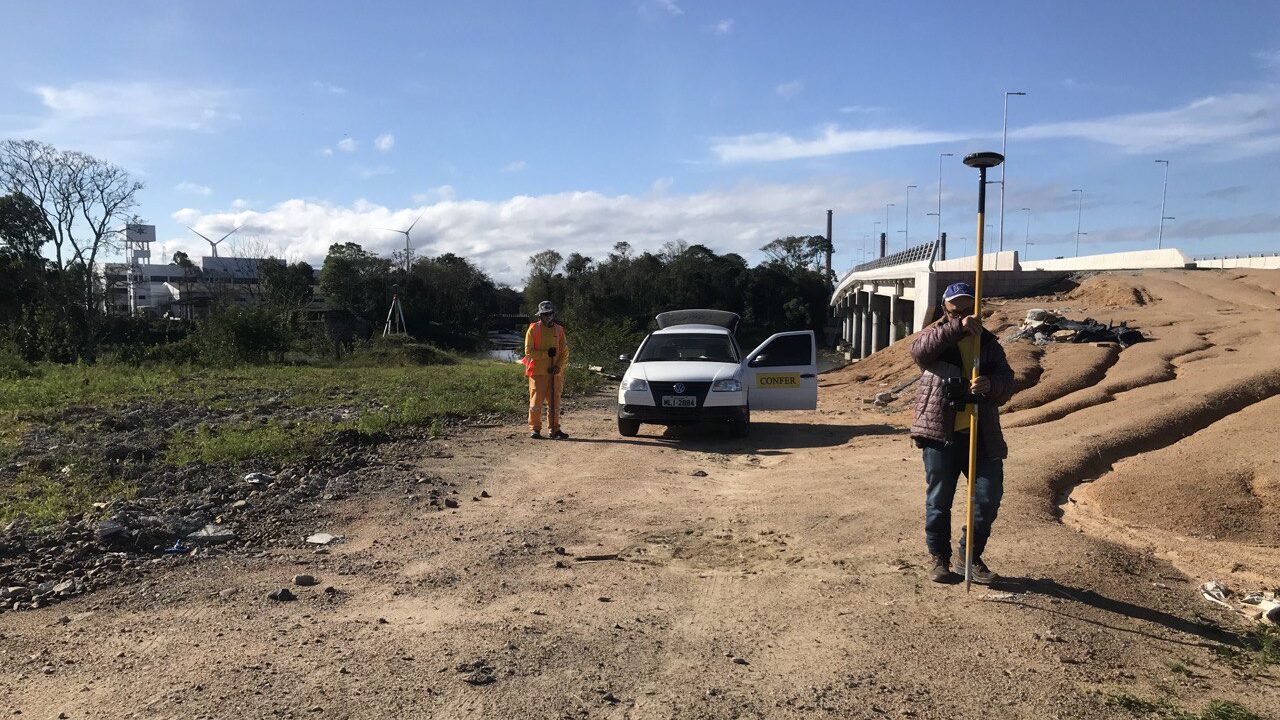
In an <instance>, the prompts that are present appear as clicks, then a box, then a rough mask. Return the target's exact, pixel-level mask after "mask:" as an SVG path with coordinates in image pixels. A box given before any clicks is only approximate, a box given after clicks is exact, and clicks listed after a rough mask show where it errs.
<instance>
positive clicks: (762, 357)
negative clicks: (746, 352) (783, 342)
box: [747, 353, 769, 367]
mask: <svg viewBox="0 0 1280 720" xmlns="http://www.w3.org/2000/svg"><path fill="white" fill-rule="evenodd" d="M768 357H769V356H768V355H765V354H764V353H761V354H759V355H757V356H755V357H753V358H751V362H749V363H747V364H748V365H750V366H751V367H756V366H757V365H759V364H760V363H762V362H764V361H765V360H767V359H768Z"/></svg>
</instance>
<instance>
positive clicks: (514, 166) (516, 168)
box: [502, 160, 528, 174]
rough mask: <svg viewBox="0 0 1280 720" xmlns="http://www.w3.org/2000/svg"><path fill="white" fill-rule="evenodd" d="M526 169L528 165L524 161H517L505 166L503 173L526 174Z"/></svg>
mask: <svg viewBox="0 0 1280 720" xmlns="http://www.w3.org/2000/svg"><path fill="white" fill-rule="evenodd" d="M526 167H528V165H526V164H525V162H524V161H523V160H516V161H515V162H509V163H507V164H506V165H503V166H502V172H504V173H507V174H511V173H518V172H524V169H525V168H526Z"/></svg>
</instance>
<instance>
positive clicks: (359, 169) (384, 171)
mask: <svg viewBox="0 0 1280 720" xmlns="http://www.w3.org/2000/svg"><path fill="white" fill-rule="evenodd" d="M353 169H354V170H355V172H356V175H358V176H359V177H360V179H361V180H368V179H369V178H374V177H378V176H379V175H393V174H395V170H394V169H392V168H390V167H388V166H386V165H375V166H373V167H367V166H365V165H356V166H355V167H354V168H353Z"/></svg>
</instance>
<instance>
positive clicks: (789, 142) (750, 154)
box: [711, 125, 968, 163]
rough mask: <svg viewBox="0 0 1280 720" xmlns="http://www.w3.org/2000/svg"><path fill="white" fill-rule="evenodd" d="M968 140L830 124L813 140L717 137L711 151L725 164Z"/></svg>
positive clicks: (771, 136) (783, 136)
mask: <svg viewBox="0 0 1280 720" xmlns="http://www.w3.org/2000/svg"><path fill="white" fill-rule="evenodd" d="M966 137H968V135H965V134H957V133H947V132H933V131H929V130H912V129H907V128H886V129H881V130H842V129H840V128H839V127H837V126H835V125H828V126H826V127H824V128H823V129H822V132H821V133H819V135H818V136H817V137H815V138H812V139H796V138H794V137H792V136H790V135H786V134H782V133H755V134H751V135H738V136H734V137H724V138H715V139H713V141H712V145H711V152H712V154H714V155H715V156H716V158H717V159H718V160H719V161H720V162H725V163H731V162H763V161H774V160H794V159H797V158H811V157H823V156H827V155H842V154H845V153H853V152H866V151H868V150H887V149H890V148H897V147H907V146H912V145H931V144H934V143H942V142H955V141H958V140H963V139H965V138H966Z"/></svg>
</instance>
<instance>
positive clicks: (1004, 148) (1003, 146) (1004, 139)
mask: <svg viewBox="0 0 1280 720" xmlns="http://www.w3.org/2000/svg"><path fill="white" fill-rule="evenodd" d="M1010 95H1026V93H1024V92H1009V91H1007V90H1006V91H1005V93H1004V123H1003V125H1002V129H1001V131H1000V154H1001V155H1002V156H1004V157H1006V158H1007V157H1008V145H1009V96H1010ZM1007 167H1008V161H1007V160H1006V161H1005V162H1004V163H1001V164H1000V245H999V247H998V249H999V250H1004V177H1005V173H1006V172H1008V170H1007Z"/></svg>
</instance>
